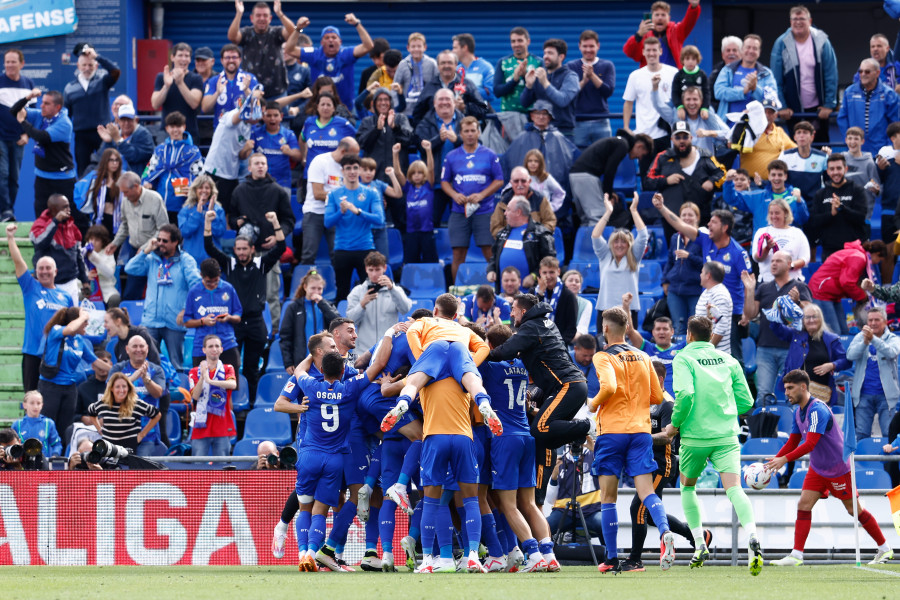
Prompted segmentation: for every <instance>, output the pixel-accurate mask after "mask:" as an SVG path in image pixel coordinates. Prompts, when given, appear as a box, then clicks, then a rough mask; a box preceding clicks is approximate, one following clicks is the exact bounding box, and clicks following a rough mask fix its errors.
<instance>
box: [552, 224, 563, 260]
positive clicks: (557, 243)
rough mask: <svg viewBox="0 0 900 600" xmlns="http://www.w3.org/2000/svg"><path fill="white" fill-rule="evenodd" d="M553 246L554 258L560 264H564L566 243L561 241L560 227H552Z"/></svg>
mask: <svg viewBox="0 0 900 600" xmlns="http://www.w3.org/2000/svg"><path fill="white" fill-rule="evenodd" d="M553 246H554V247H555V248H556V260H558V261H559V264H560V265H564V264H566V245H565V244H564V243H563V235H562V229H560V228H559V227H555V228H554V229H553Z"/></svg>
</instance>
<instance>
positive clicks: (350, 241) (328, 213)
mask: <svg viewBox="0 0 900 600" xmlns="http://www.w3.org/2000/svg"><path fill="white" fill-rule="evenodd" d="M342 200H347V201H348V202H350V203H351V204H353V205H355V206H356V207H358V208H359V210H360V213H359V214H358V215H356V214H353V213H352V212H351V211H349V210H348V211H347V212H345V213H341V201H342ZM325 227H334V248H335V250H374V249H375V241H374V238H373V237H372V229H373V228H375V229H378V228H380V227H384V203H383V202H382V200H381V196H380V195H379V194H378V192H376V191H375V190H374V189H373V188H370V187H366V186H362V185H361V186H359V187H358V188H356V189H353V190H351V189H348V188H347V187H346V186H341V187H339V188H337V189H336V190H331V192H329V193H328V200H327V202H326V204H325Z"/></svg>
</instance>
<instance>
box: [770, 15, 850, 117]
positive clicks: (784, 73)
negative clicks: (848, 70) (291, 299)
mask: <svg viewBox="0 0 900 600" xmlns="http://www.w3.org/2000/svg"><path fill="white" fill-rule="evenodd" d="M809 35H810V36H811V37H812V41H813V51H814V52H815V56H816V67H815V71H816V96H818V97H819V106H824V107H825V108H834V107H835V106H837V84H838V71H837V57H836V56H835V54H834V48H833V47H832V46H831V42H830V41H829V40H828V34H826V33H825V32H824V31H822V30H821V29H816V28H815V27H810V30H809ZM769 64H770V65H772V74H773V75H774V76H775V84H776V85H777V86H778V99H779V100H780V101H781V106H783V107H784V108H790V109H791V110H793V111H794V112H797V111H800V110H802V109H804V108H810V107H808V106H802V103H801V102H800V58H799V56H797V44H796V43H794V36H793V34H792V33H791V30H790V29H788V30H787V31H785V32H784V33H783V34H781V36H780V37H779V38H778V39H777V40H775V45H774V46H772V60H770V61H769Z"/></svg>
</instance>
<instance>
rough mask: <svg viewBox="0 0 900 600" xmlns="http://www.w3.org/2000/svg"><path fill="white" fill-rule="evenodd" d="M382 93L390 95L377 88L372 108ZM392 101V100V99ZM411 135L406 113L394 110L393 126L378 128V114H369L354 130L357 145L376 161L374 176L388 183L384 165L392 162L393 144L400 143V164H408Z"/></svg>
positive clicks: (411, 129)
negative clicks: (357, 128)
mask: <svg viewBox="0 0 900 600" xmlns="http://www.w3.org/2000/svg"><path fill="white" fill-rule="evenodd" d="M382 95H387V96H388V97H390V93H389V92H388V91H387V90H384V89H379V90H377V91H376V92H375V94H374V95H373V97H372V108H373V110H374V107H375V101H376V100H378V98H379V97H380V96H382ZM392 101H393V100H392ZM412 137H413V128H412V125H410V123H409V119H408V118H407V117H406V115H404V114H402V113H400V112H396V113H395V114H394V126H393V127H388V126H387V123H385V125H384V127H382V128H381V129H379V128H378V116H377V115H371V116H368V117H366V118H365V119H363V120H362V121H360V122H359V130H358V131H357V132H356V139H357V141H359V147H360V149H361V150H362V151H363V153H364V154H365V155H366V156H368V157H369V158H371V159H373V160H374V161H375V163H376V165H377V166H376V168H375V177H377V178H378V179H381V180H382V181H384V182H385V183H388V184H389V183H390V178H389V177H388V176H387V175H385V174H384V169H385V167H390V166H392V165H393V164H394V155H393V150H392V149H393V147H394V144H400V164H401V165H408V164H409V150H408V149H407V148H408V147H409V144H410V142H411V141H412Z"/></svg>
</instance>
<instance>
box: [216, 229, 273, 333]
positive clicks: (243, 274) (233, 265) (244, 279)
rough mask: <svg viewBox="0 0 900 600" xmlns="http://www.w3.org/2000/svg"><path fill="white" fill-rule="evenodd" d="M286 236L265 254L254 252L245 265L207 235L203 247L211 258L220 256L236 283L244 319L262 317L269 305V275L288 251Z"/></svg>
mask: <svg viewBox="0 0 900 600" xmlns="http://www.w3.org/2000/svg"><path fill="white" fill-rule="evenodd" d="M285 247H286V245H285V242H284V240H282V241H280V242H279V241H276V242H275V245H274V246H273V247H272V248H271V249H270V250H269V251H268V252H266V253H265V254H263V255H262V256H254V257H253V260H251V261H250V262H248V263H247V264H246V265H242V264H241V263H239V262H238V260H237V259H236V258H234V257H233V256H228V255H226V254H225V253H224V252H222V251H221V250H219V249H218V248H216V245H215V244H214V243H213V238H212V236H211V235H209V236H204V237H203V249H204V250H206V253H207V254H208V255H209V257H210V258H214V259H216V262H217V263H219V267H221V269H222V274H223V275H225V279H226V280H227V281H228V283H230V284H231V285H232V286H234V291H235V292H236V293H237V295H238V300H240V301H241V307H242V308H243V309H244V312H243V315H242V316H243V319H242V322H244V321H246V320H247V319H249V318H251V317H261V316H262V313H263V311H264V310H265V309H266V275H267V274H268V273H269V271H271V270H272V267H274V266H275V265H276V264H277V263H278V259H279V258H281V255H282V254H284V249H285Z"/></svg>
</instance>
